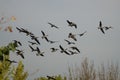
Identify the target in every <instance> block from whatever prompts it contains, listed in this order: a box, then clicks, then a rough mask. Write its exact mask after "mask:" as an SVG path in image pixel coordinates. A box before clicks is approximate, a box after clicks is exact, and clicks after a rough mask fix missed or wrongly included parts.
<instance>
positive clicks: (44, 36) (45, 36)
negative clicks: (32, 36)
mask: <svg viewBox="0 0 120 80" xmlns="http://www.w3.org/2000/svg"><path fill="white" fill-rule="evenodd" d="M41 33H42V35H43V36H42V39H45V40H46V41H47V42H49V40H48V38H47V36H48V35H46V34H45V33H44V32H43V31H41Z"/></svg>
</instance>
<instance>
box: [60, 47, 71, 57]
mask: <svg viewBox="0 0 120 80" xmlns="http://www.w3.org/2000/svg"><path fill="white" fill-rule="evenodd" d="M59 47H60V49H61V51H60V52H61V53H63V52H64V53H65V54H67V55H70V53H68V52H67V51H66V50H67V49H64V48H63V47H62V46H61V45H59Z"/></svg>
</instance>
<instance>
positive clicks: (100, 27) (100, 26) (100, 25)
mask: <svg viewBox="0 0 120 80" xmlns="http://www.w3.org/2000/svg"><path fill="white" fill-rule="evenodd" d="M103 28H104V27H102V22H101V21H100V22H99V27H98V29H100V30H101V31H102V33H103V34H105V32H104V30H103Z"/></svg>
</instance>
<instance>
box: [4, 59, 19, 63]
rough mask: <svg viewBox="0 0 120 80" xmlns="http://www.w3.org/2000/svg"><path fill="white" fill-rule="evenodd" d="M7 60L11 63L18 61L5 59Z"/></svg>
mask: <svg viewBox="0 0 120 80" xmlns="http://www.w3.org/2000/svg"><path fill="white" fill-rule="evenodd" d="M5 60H6V61H8V62H10V63H17V62H16V61H14V60H9V59H5Z"/></svg>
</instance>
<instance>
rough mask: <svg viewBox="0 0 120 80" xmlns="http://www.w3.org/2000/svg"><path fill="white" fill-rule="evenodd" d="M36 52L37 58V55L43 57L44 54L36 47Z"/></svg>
mask: <svg viewBox="0 0 120 80" xmlns="http://www.w3.org/2000/svg"><path fill="white" fill-rule="evenodd" d="M36 51H37V52H38V53H37V54H36V55H37V56H39V55H40V56H44V55H43V53H44V52H41V51H40V49H39V48H38V47H36Z"/></svg>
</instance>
